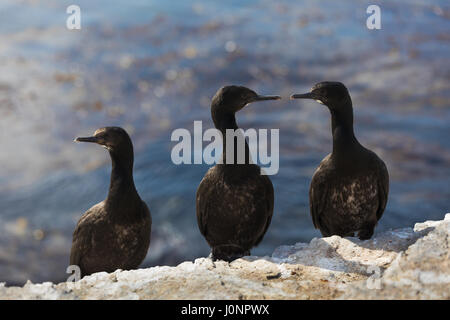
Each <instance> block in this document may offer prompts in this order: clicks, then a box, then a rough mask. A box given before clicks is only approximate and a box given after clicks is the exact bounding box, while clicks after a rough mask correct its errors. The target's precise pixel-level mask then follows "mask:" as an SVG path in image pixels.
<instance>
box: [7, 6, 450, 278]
mask: <svg viewBox="0 0 450 320" xmlns="http://www.w3.org/2000/svg"><path fill="white" fill-rule="evenodd" d="M343 3H344V4H343ZM77 4H78V5H79V6H80V7H81V10H82V30H81V31H68V30H67V29H66V28H65V19H66V17H67V14H66V13H65V10H66V7H65V5H66V4H65V3H61V1H57V0H53V1H52V0H48V1H38V0H37V1H12V0H8V1H2V3H1V4H0V12H2V14H3V15H2V17H3V18H2V19H1V20H0V70H1V72H0V145H1V146H2V151H1V154H0V281H6V282H7V283H8V284H21V283H23V282H24V281H26V279H31V280H32V281H35V282H37V281H45V280H53V281H60V280H64V279H65V278H66V275H65V268H66V267H67V264H68V255H69V251H70V244H71V236H72V231H73V229H74V227H75V224H76V221H77V220H78V219H79V217H80V215H81V214H82V213H83V212H84V211H85V210H87V209H88V208H90V207H91V206H92V205H93V204H95V203H97V202H99V201H101V200H103V199H104V197H105V196H106V192H107V188H108V183H109V170H110V162H109V157H108V155H107V153H106V152H105V151H104V150H103V149H102V148H99V147H97V146H93V145H82V144H75V143H73V142H72V139H73V138H74V137H76V136H78V135H88V134H90V133H92V132H93V131H94V130H95V129H96V128H98V127H102V126H105V125H120V126H123V127H125V128H126V129H127V130H128V131H129V132H130V133H131V135H132V138H133V141H134V144H135V153H136V155H135V159H136V163H135V180H136V185H137V188H138V190H139V193H140V194H141V196H142V198H143V199H144V200H145V201H146V202H147V203H148V204H149V207H150V209H151V211H152V214H153V221H154V227H153V235H152V244H151V248H150V253H149V255H148V256H147V258H146V260H145V263H144V265H146V266H149V265H157V264H158V265H159V264H169V265H173V264H176V263H178V262H180V261H183V260H187V259H194V258H196V257H198V256H205V255H208V253H209V249H208V247H207V245H206V243H205V241H204V240H203V238H202V237H201V235H200V233H199V231H198V228H197V224H196V219H195V191H196V188H197V186H198V184H199V182H200V180H201V179H202V177H203V175H204V173H205V172H206V170H207V169H208V166H207V165H181V166H176V165H174V164H172V162H171V160H170V151H171V148H172V147H173V145H174V143H172V142H171V141H170V135H171V132H172V130H173V129H175V128H187V129H189V130H192V128H193V121H194V120H203V126H204V128H209V127H212V121H211V120H210V111H209V103H210V99H211V97H212V96H213V95H214V93H215V92H216V90H217V89H218V88H219V87H220V86H222V85H225V84H231V83H233V84H242V85H246V86H248V87H250V88H252V89H254V90H256V91H258V92H260V93H262V94H281V95H283V96H284V97H288V96H289V95H290V94H291V93H293V92H304V91H305V90H308V89H309V88H310V87H311V85H312V84H314V83H315V82H318V81H322V80H325V79H326V80H339V81H342V82H344V83H345V84H346V85H347V86H348V88H349V90H350V93H351V95H352V98H353V102H354V109H355V110H354V112H355V131H356V134H357V136H358V138H359V140H360V142H361V143H363V144H364V145H365V146H367V147H369V148H371V149H373V150H374V151H376V152H377V153H378V154H379V155H380V156H381V157H382V158H383V159H384V160H385V162H386V164H387V166H388V168H389V170H390V176H391V190H390V198H389V202H388V206H387V209H386V212H385V214H384V216H383V218H382V220H381V221H380V223H379V226H378V228H377V232H379V231H381V230H386V229H389V228H397V227H404V226H412V225H413V224H414V223H415V222H417V221H423V220H427V219H440V218H442V217H443V215H444V213H445V212H447V211H449V199H450V184H449V176H450V140H449V136H450V125H449V123H450V108H449V92H450V90H449V89H450V84H449V78H450V67H449V66H450V61H449V60H450V59H449V52H450V50H449V49H450V47H449V42H450V37H449V33H448V31H449V27H450V20H449V19H450V7H449V5H448V1H444V0H443V1H434V2H430V1H425V0H423V1H396V2H395V4H393V3H390V2H389V3H388V2H380V3H379V4H380V6H381V9H382V30H378V31H370V30H368V29H367V28H366V27H365V20H366V17H367V15H366V13H365V11H366V8H367V6H368V5H369V4H372V3H371V2H367V1H357V2H356V1H355V3H353V4H352V3H351V2H350V1H347V2H339V4H338V3H336V1H332V0H327V1H312V0H311V1H301V2H300V1H294V0H292V1H291V0H283V1H277V2H276V3H275V2H274V1H245V2H244V4H242V1H237V0H236V1H235V0H233V1H220V2H219V1H198V2H196V3H192V2H191V3H189V2H187V1H162V0H160V1H157V0H153V1H144V0H142V1H140V0H132V1H96V2H95V4H93V3H92V1H86V0H83V1H77ZM237 119H238V123H239V125H240V126H241V127H242V128H244V129H245V128H257V129H259V128H267V129H270V128H279V129H280V170H279V173H278V174H277V175H275V176H271V179H272V181H273V184H274V188H275V212H274V218H273V220H272V224H271V227H270V228H269V230H268V233H267V234H266V236H265V238H264V240H263V242H262V243H261V245H260V246H259V247H258V248H256V249H254V250H253V252H252V253H254V254H258V255H265V254H270V253H271V252H272V251H273V249H274V248H275V247H277V246H279V245H281V244H292V243H295V242H298V241H309V240H310V239H311V238H312V237H315V236H319V235H320V234H319V233H318V231H316V230H314V228H313V226H312V223H311V219H310V217H309V209H308V199H307V195H308V188H309V182H310V178H311V175H312V173H313V171H314V169H315V167H316V166H317V165H318V163H319V162H320V160H321V159H322V158H323V157H324V156H325V155H326V154H327V153H328V152H329V151H330V149H331V134H330V116H329V113H328V111H327V110H326V109H325V108H324V107H323V106H320V105H319V104H317V103H315V102H309V101H303V102H301V101H289V100H288V99H284V100H281V101H279V102H277V101H275V102H266V103H261V104H258V105H257V104H255V105H251V106H249V107H248V108H246V109H245V110H243V111H241V112H240V113H239V114H238V116H237Z"/></svg>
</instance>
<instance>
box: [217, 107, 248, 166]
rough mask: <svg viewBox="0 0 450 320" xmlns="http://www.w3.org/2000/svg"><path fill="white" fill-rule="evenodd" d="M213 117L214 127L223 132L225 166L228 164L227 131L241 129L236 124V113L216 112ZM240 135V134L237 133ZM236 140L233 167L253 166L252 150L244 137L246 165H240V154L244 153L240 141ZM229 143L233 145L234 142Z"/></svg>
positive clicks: (223, 159)
mask: <svg viewBox="0 0 450 320" xmlns="http://www.w3.org/2000/svg"><path fill="white" fill-rule="evenodd" d="M212 117H213V121H214V125H215V127H216V129H218V130H220V132H222V146H223V152H222V163H223V164H227V157H226V156H227V153H226V150H227V134H226V131H227V129H231V130H233V131H235V132H236V130H237V129H238V128H239V127H238V125H237V123H236V116H235V114H234V113H232V112H217V111H216V112H214V111H213V114H212ZM236 134H238V133H236ZM233 139H234V143H233V145H234V152H233V154H234V161H233V165H240V166H244V165H247V164H252V163H253V162H252V160H251V159H250V149H249V147H248V144H247V140H245V137H243V139H244V148H245V162H244V164H238V152H242V150H239V149H241V146H240V143H239V142H238V139H237V138H236V137H235V138H233ZM229 143H232V141H230V142H229Z"/></svg>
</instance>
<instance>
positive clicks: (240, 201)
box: [196, 86, 279, 261]
mask: <svg viewBox="0 0 450 320" xmlns="http://www.w3.org/2000/svg"><path fill="white" fill-rule="evenodd" d="M272 99H279V97H278V96H267V97H264V96H259V95H257V94H256V93H255V92H254V91H252V90H250V89H248V88H245V87H238V86H227V87H223V88H221V89H219V91H218V92H217V93H216V95H215V96H214V98H213V100H212V104H211V114H212V118H213V121H214V125H215V127H216V128H217V129H219V130H220V131H221V132H222V135H223V150H224V153H223V155H222V164H216V165H215V166H214V167H212V168H211V169H209V170H208V172H207V173H206V175H205V177H204V178H203V180H202V181H201V183H200V186H199V187H198V189H197V201H196V204H197V222H198V226H199V229H200V232H201V233H202V235H203V236H204V237H205V239H206V241H207V242H208V244H209V245H210V247H211V253H212V258H213V259H214V260H225V261H232V260H234V259H237V258H239V257H242V256H244V255H249V254H250V249H251V248H252V247H254V246H256V245H258V244H259V243H260V242H261V240H262V239H263V237H264V234H265V233H266V231H267V228H268V227H269V225H270V221H271V219H272V214H273V205H274V192H273V186H272V182H271V181H270V179H269V178H268V176H266V175H261V168H260V167H259V166H258V165H256V164H253V163H252V161H251V158H250V153H249V149H248V145H247V143H245V163H244V164H238V163H237V160H238V155H237V150H238V147H237V143H236V142H237V138H235V141H234V159H233V164H230V163H229V162H230V161H229V160H230V158H228V161H227V157H226V152H225V150H226V130H227V129H232V130H236V129H238V126H237V124H236V118H235V113H236V112H237V111H239V110H241V109H242V108H243V107H244V106H246V105H247V104H248V103H251V102H255V101H261V100H272ZM227 162H228V164H227Z"/></svg>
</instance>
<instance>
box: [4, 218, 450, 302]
mask: <svg viewBox="0 0 450 320" xmlns="http://www.w3.org/2000/svg"><path fill="white" fill-rule="evenodd" d="M449 232H450V214H447V215H446V216H445V219H444V220H441V221H427V222H424V223H417V224H416V225H415V227H414V229H412V228H404V229H397V230H392V231H388V232H384V233H380V234H378V235H377V236H376V237H375V238H373V239H371V240H368V241H360V240H358V239H356V238H341V237H338V236H333V237H329V238H314V239H313V240H311V242H310V243H309V244H306V243H297V244H295V245H293V246H281V247H279V248H277V249H276V250H275V252H274V253H273V254H272V256H271V257H268V256H266V257H253V256H250V257H244V258H242V259H238V260H236V261H234V262H232V263H230V264H228V263H225V262H215V263H213V262H212V261H211V260H210V259H208V258H200V259H197V260H195V261H194V262H184V263H182V264H180V265H178V266H176V267H154V268H149V269H139V270H133V271H121V270H117V271H116V272H114V273H110V274H107V273H97V274H94V275H91V276H88V277H85V278H83V279H82V280H80V281H78V282H76V283H73V282H65V283H60V284H53V283H50V282H48V283H42V284H32V283H30V282H28V283H27V284H26V285H25V286H24V287H6V286H5V285H4V284H0V300H2V299H450V263H449V252H450V251H449V248H450V237H449Z"/></svg>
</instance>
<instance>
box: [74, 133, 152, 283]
mask: <svg viewBox="0 0 450 320" xmlns="http://www.w3.org/2000/svg"><path fill="white" fill-rule="evenodd" d="M76 141H79V142H93V143H97V144H100V145H102V146H104V147H105V148H106V149H108V151H109V153H110V155H111V160H112V172H111V183H110V187H109V193H108V196H107V198H106V199H105V200H104V201H102V202H100V203H98V204H96V205H95V206H93V207H92V208H91V209H89V210H88V211H86V213H84V214H83V216H82V217H81V219H80V220H79V221H78V224H77V226H76V228H75V231H74V233H73V242H72V250H71V252H70V264H71V265H77V266H79V267H80V269H81V273H82V276H85V275H89V274H92V273H95V272H101V271H106V272H113V271H115V270H117V269H122V270H130V269H135V268H137V267H138V266H139V265H140V264H141V262H142V261H143V260H144V258H145V256H146V254H147V250H148V247H149V245H150V233H151V225H152V219H151V214H150V210H149V209H148V207H147V205H146V204H145V202H143V201H142V200H141V198H140V197H139V194H138V193H137V191H136V188H135V185H134V181H133V158H134V157H133V145H132V142H131V139H130V137H129V136H128V134H127V133H126V132H125V130H123V129H122V128H118V127H107V128H102V129H99V130H97V131H96V132H95V133H94V136H92V137H88V138H77V139H76Z"/></svg>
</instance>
